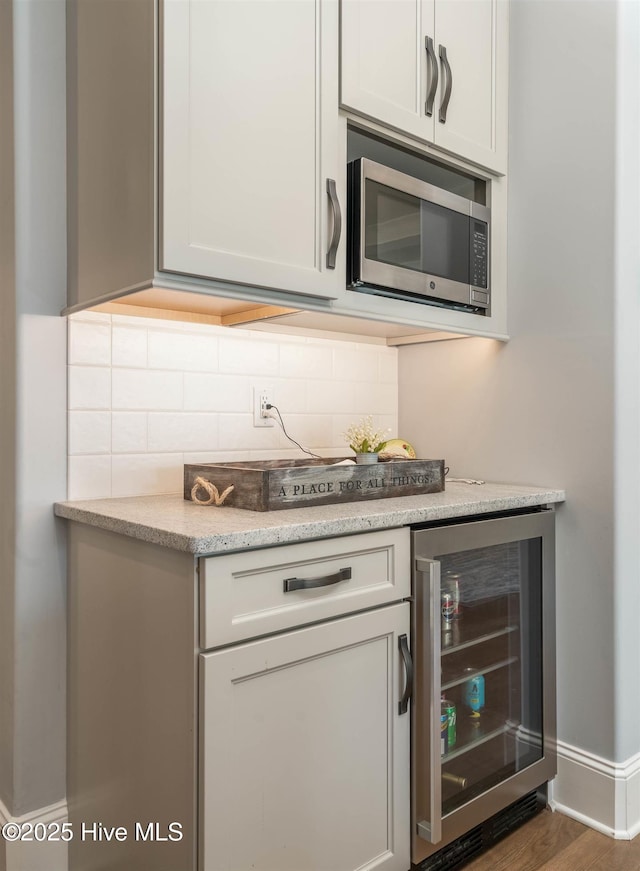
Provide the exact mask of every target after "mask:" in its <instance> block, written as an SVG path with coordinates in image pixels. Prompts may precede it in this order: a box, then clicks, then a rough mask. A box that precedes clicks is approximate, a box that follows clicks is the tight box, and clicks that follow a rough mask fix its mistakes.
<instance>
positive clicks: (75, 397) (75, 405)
mask: <svg viewBox="0 0 640 871" xmlns="http://www.w3.org/2000/svg"><path fill="white" fill-rule="evenodd" d="M79 408H84V409H102V408H111V369H109V368H106V367H97V366H73V365H72V366H69V409H70V410H74V409H79Z"/></svg>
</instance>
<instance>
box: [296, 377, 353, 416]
mask: <svg viewBox="0 0 640 871" xmlns="http://www.w3.org/2000/svg"><path fill="white" fill-rule="evenodd" d="M355 395H356V386H355V385H354V384H352V383H351V382H348V381H314V382H312V383H309V384H307V407H308V409H309V411H310V412H312V413H315V414H319V413H321V414H341V413H347V412H351V413H355Z"/></svg>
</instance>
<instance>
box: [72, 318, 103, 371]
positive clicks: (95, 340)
mask: <svg viewBox="0 0 640 871" xmlns="http://www.w3.org/2000/svg"><path fill="white" fill-rule="evenodd" d="M69 363H73V364H83V363H84V364H88V365H92V366H110V365H111V324H110V323H105V322H100V321H98V322H96V323H92V322H91V321H89V322H87V321H71V320H70V321H69Z"/></svg>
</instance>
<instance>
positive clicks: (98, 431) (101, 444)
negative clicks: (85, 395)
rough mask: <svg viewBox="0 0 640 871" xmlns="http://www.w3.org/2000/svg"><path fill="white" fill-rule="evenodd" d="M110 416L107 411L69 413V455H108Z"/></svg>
mask: <svg viewBox="0 0 640 871" xmlns="http://www.w3.org/2000/svg"><path fill="white" fill-rule="evenodd" d="M110 453H111V414H110V413H109V412H108V411H70V412H69V454H70V455H71V456H75V455H77V454H110Z"/></svg>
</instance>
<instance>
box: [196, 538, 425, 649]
mask: <svg viewBox="0 0 640 871" xmlns="http://www.w3.org/2000/svg"><path fill="white" fill-rule="evenodd" d="M200 571H201V577H200V595H201V610H200V614H201V617H200V621H201V622H200V643H201V646H202V648H203V649H205V650H206V649H209V648H212V647H220V646H221V645H223V644H229V643H231V642H234V641H240V640H242V639H245V638H256V637H258V636H260V635H266V634H268V633H271V632H278V631H281V630H284V629H291V628H293V627H295V626H301V625H303V624H305V623H311V622H314V621H316V620H325V619H327V618H329V617H338V616H340V615H342V614H349V613H351V612H353V611H359V610H362V609H364V608H371V607H374V606H376V605H384V604H387V603H389V602H396V601H398V600H399V599H403V598H406V597H407V596H409V595H410V590H411V573H410V564H409V530H408V529H406V528H405V529H389V530H384V531H382V532H368V533H364V534H362V535H351V536H345V537H343V538H332V539H323V540H322V541H310V542H303V543H300V544H289V545H284V546H282V547H272V548H266V549H264V550H251V551H246V552H244V553H233V554H225V555H221V556H212V557H207V558H204V559H202V560H201V562H200ZM338 578H344V579H340V580H338ZM287 581H288V584H286V585H285V582H287ZM309 581H311V582H312V583H313V582H315V583H317V584H319V586H315V587H311V588H307V589H305V588H301V589H300V588H298V587H302V586H303V585H304V583H305V582H307V583H308V582H309ZM285 586H288V587H289V591H288V592H285Z"/></svg>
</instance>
